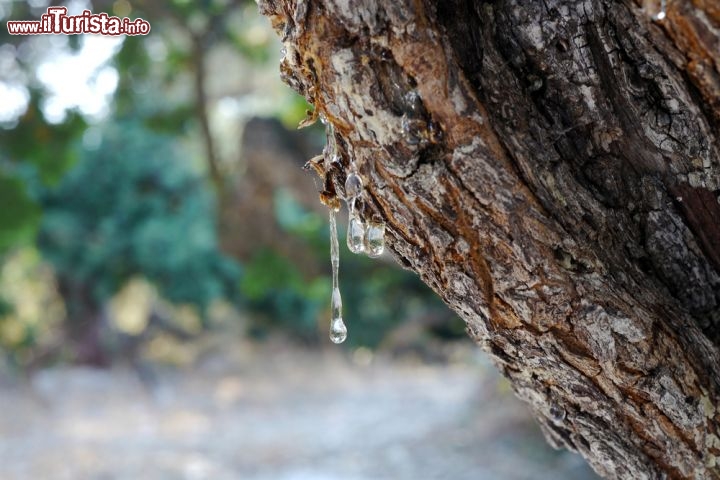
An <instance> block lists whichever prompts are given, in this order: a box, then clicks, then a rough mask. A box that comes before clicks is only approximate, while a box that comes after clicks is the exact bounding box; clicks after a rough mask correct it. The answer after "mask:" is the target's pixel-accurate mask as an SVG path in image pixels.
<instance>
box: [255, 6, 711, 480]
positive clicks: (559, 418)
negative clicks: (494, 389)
mask: <svg viewBox="0 0 720 480" xmlns="http://www.w3.org/2000/svg"><path fill="white" fill-rule="evenodd" d="M660 8H661V5H660V2H659V1H658V2H644V3H643V2H632V1H629V0H626V1H609V0H608V1H600V0H584V1H571V0H544V1H521V0H495V1H487V2H482V1H474V0H447V1H437V2H433V1H430V0H399V1H385V2H382V1H380V0H353V1H351V0H263V1H261V2H260V9H261V11H262V12H263V13H264V14H265V15H267V16H268V17H269V18H270V19H271V21H272V23H273V26H274V27H275V29H276V30H277V32H278V33H279V35H280V36H281V37H282V40H283V43H284V45H285V49H286V55H285V57H284V59H283V61H282V64H281V74H282V76H283V77H284V79H285V81H286V82H287V83H288V84H289V85H290V86H292V87H293V88H294V89H296V90H297V91H298V92H300V93H301V94H303V95H305V97H306V98H307V99H308V100H309V101H310V102H311V103H312V104H313V105H314V107H315V113H316V114H317V115H320V114H322V115H323V116H324V117H325V118H326V119H327V121H328V122H329V123H330V124H332V125H333V127H334V137H335V138H334V139H335V142H336V143H337V146H338V153H339V157H340V160H339V161H335V162H333V161H332V160H331V158H325V159H324V160H323V161H322V162H320V164H319V169H320V171H321V173H324V174H325V175H327V178H328V181H327V182H326V190H327V191H326V192H325V194H324V195H325V197H327V195H328V194H332V193H333V190H336V191H337V193H338V195H340V196H342V194H343V187H342V185H343V182H344V178H345V176H346V173H347V171H348V168H349V164H350V162H354V163H355V165H356V166H357V169H358V170H359V172H360V175H361V177H362V178H363V179H364V182H365V189H364V192H363V196H362V204H363V207H362V215H363V217H364V218H365V219H371V218H373V217H378V218H381V219H382V220H383V221H384V222H385V223H386V225H387V237H388V243H389V247H390V250H391V251H392V253H393V255H394V256H395V257H396V259H397V261H398V262H399V263H400V264H402V265H403V266H405V267H406V268H409V269H412V270H414V271H416V272H417V273H418V274H419V275H420V276H421V278H422V279H423V280H424V281H425V282H426V283H427V284H428V285H430V286H431V287H432V288H433V289H434V290H435V291H436V292H437V293H438V294H439V295H440V296H442V298H443V299H444V300H445V301H446V302H447V303H448V305H450V306H451V307H452V308H453V309H454V310H455V311H456V312H457V313H458V314H459V315H460V316H461V317H462V318H463V319H464V320H465V321H466V323H467V326H468V331H469V333H470V335H471V336H472V337H473V338H474V339H475V340H476V341H477V342H478V343H479V344H480V345H481V346H482V347H483V348H484V349H485V350H486V351H487V352H489V354H490V355H491V356H492V358H493V360H494V361H495V363H496V364H497V366H498V367H499V368H500V370H501V371H502V372H503V373H504V375H505V376H507V378H508V379H509V380H510V381H511V383H512V385H513V388H514V390H515V392H516V394H517V395H518V396H519V397H520V398H522V399H524V400H526V401H527V402H528V403H529V405H530V408H531V409H532V410H533V412H534V414H535V416H536V417H537V419H538V421H539V422H540V425H541V427H542V429H543V431H544V432H545V435H546V437H547V438H548V440H549V441H550V442H551V443H552V444H554V445H555V446H557V447H566V448H569V449H571V450H575V451H577V452H580V453H581V454H582V455H583V456H584V457H585V458H586V459H587V460H588V461H589V462H590V464H591V465H592V466H593V467H594V468H595V470H596V471H597V472H598V473H599V474H601V475H603V476H606V477H608V478H623V479H655V478H702V479H706V478H707V479H717V478H720V438H719V435H720V432H719V429H720V428H719V427H720V404H719V403H718V402H719V400H720V374H719V373H718V371H719V368H720V353H719V352H720V350H719V347H720V2H718V1H714V0H692V1H689V0H688V1H680V0H677V1H672V0H668V2H667V12H666V16H664V17H663V18H658V17H654V15H656V14H657V13H658V12H659V11H660ZM661 17H662V16H661ZM328 157H329V156H328Z"/></svg>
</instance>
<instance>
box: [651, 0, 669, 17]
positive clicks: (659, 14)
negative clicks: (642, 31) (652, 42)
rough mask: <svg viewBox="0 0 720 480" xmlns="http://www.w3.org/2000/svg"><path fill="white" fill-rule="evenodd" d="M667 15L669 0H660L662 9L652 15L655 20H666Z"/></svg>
mask: <svg viewBox="0 0 720 480" xmlns="http://www.w3.org/2000/svg"><path fill="white" fill-rule="evenodd" d="M665 17H667V1H666V0H660V10H659V11H658V12H657V13H655V15H653V16H652V19H653V20H655V21H662V20H665Z"/></svg>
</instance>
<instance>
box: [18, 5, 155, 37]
mask: <svg viewBox="0 0 720 480" xmlns="http://www.w3.org/2000/svg"><path fill="white" fill-rule="evenodd" d="M7 28H8V33H9V34H10V35H48V34H65V35H78V34H81V33H93V34H98V35H147V34H148V33H150V22H146V21H145V20H143V19H142V18H136V19H135V20H130V19H129V18H118V17H111V16H109V15H108V14H107V13H97V14H95V13H91V12H90V10H84V11H83V13H82V14H80V15H68V14H67V8H65V7H49V8H48V9H47V13H45V14H43V15H42V16H41V17H40V20H39V21H38V20H28V21H15V20H10V21H8V22H7Z"/></svg>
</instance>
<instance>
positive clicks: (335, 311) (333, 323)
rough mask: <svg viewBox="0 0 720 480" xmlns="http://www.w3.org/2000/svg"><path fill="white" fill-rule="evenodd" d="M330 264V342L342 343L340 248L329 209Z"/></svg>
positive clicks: (335, 223) (344, 333) (345, 336)
mask: <svg viewBox="0 0 720 480" xmlns="http://www.w3.org/2000/svg"><path fill="white" fill-rule="evenodd" d="M330 264H331V265H332V286H333V289H332V298H331V300H330V310H331V312H332V313H331V318H330V341H332V342H333V343H342V342H344V341H345V339H346V338H347V327H345V323H344V322H343V319H342V298H341V297H340V288H339V286H338V269H339V268H340V246H339V243H338V237H337V222H336V221H335V211H334V210H333V209H330Z"/></svg>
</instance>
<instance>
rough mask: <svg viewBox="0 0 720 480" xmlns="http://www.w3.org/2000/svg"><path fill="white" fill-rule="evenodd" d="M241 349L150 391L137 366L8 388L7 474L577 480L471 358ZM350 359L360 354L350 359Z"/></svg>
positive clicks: (3, 437) (577, 467) (14, 477)
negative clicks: (438, 360) (429, 360)
mask: <svg viewBox="0 0 720 480" xmlns="http://www.w3.org/2000/svg"><path fill="white" fill-rule="evenodd" d="M339 352H340V351H339V350H338V349H335V348H328V349H327V350H323V351H299V350H297V349H292V348H289V347H283V346H278V345H275V346H273V345H262V346H252V345H243V346H238V348H237V350H236V351H234V352H233V354H232V355H223V356H222V357H221V356H214V357H212V358H206V359H205V360H203V361H201V362H199V363H198V364H197V366H195V367H193V368H191V369H188V368H186V369H168V368H164V369H160V370H158V371H157V372H156V373H157V377H156V378H157V380H156V381H155V382H154V383H153V386H148V384H147V382H145V383H144V382H141V381H140V379H139V377H138V375H137V374H136V373H135V372H134V371H133V370H131V369H128V368H116V369H113V370H110V371H98V370H90V369H84V368H76V367H75V368H61V369H51V370H45V371H42V372H39V373H37V374H35V375H34V376H33V377H32V378H31V379H30V381H19V380H13V381H8V380H7V379H6V380H5V381H4V382H3V383H2V384H0V385H1V387H2V388H1V389H0V412H1V414H0V479H2V480H21V479H22V480H25V479H43V480H55V479H58V480H59V479H69V480H80V479H97V480H101V479H103V480H104V479H107V480H110V479H133V480H135V479H153V480H155V479H159V480H164V479H188V480H193V479H213V480H224V479H249V480H335V479H342V480H361V479H368V480H370V479H373V480H376V479H377V480H381V479H393V480H404V479H408V480H410V479H413V480H418V479H420V480H421V479H428V480H429V479H454V480H464V479H468V480H469V479H474V480H484V479H488V480H489V479H493V480H496V479H500V480H502V479H533V480H536V479H562V478H567V479H573V480H583V479H592V478H596V477H595V476H594V474H592V473H591V472H590V471H589V469H588V468H587V467H585V466H584V464H583V462H582V460H581V459H580V458H579V457H577V456H575V455H572V454H569V453H566V452H555V451H553V450H551V449H549V447H547V446H546V445H545V443H544V440H543V439H542V437H541V435H540V433H539V431H538V428H537V427H536V426H535V425H534V423H533V422H532V421H531V420H530V419H529V418H528V417H527V414H526V413H525V411H524V409H523V407H522V406H521V405H520V404H519V402H518V401H517V400H516V399H515V398H514V397H513V396H512V394H511V393H510V392H509V391H507V386H506V385H505V384H504V383H503V382H502V381H500V380H499V379H498V378H497V376H496V375H495V374H494V373H493V372H492V369H491V368H490V367H488V366H486V365H485V364H484V361H483V360H482V359H481V358H480V359H479V360H478V358H477V357H475V356H474V354H472V353H470V354H469V357H468V356H467V355H466V356H465V357H464V360H463V361H461V362H455V363H452V364H450V365H422V364H419V363H418V362H415V363H409V362H408V361H393V360H390V359H382V358H379V357H375V358H372V359H371V358H370V356H369V355H368V354H364V355H363V354H360V355H355V357H353V356H351V355H343V354H341V353H339ZM353 358H354V360H355V361H353Z"/></svg>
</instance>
